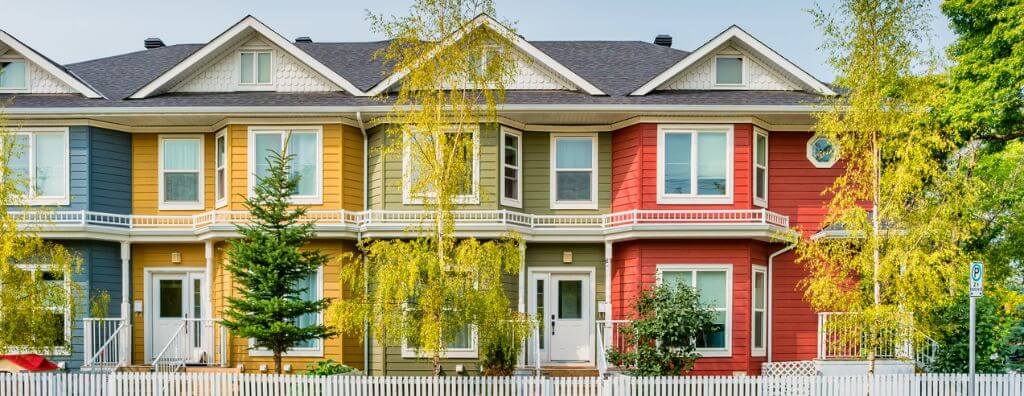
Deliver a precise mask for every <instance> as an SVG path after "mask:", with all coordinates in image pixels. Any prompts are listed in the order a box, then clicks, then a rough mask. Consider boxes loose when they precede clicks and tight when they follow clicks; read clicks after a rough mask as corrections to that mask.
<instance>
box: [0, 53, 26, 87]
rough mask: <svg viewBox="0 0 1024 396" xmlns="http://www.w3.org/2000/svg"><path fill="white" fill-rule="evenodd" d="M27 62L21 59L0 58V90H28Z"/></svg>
mask: <svg viewBox="0 0 1024 396" xmlns="http://www.w3.org/2000/svg"><path fill="white" fill-rule="evenodd" d="M28 82H29V81H28V64H27V63H25V61H24V60H23V59H11V58H0V92H19V91H26V90H28Z"/></svg>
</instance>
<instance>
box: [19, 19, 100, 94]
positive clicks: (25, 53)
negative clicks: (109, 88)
mask: <svg viewBox="0 0 1024 396" xmlns="http://www.w3.org/2000/svg"><path fill="white" fill-rule="evenodd" d="M0 43H2V44H3V45H6V46H7V47H8V51H7V52H10V51H14V52H16V53H18V54H19V55H20V56H21V57H23V58H25V60H26V61H28V63H29V65H28V66H29V74H30V78H35V79H37V80H39V79H42V80H45V81H43V83H44V84H46V85H47V86H52V85H56V82H54V81H52V80H53V79H56V80H57V81H59V82H60V83H63V84H64V85H67V86H68V87H70V89H71V90H73V91H74V92H77V93H79V94H82V96H85V97H87V98H90V99H97V98H102V97H103V95H100V94H99V92H98V91H96V90H95V89H92V87H89V85H87V84H86V83H84V82H82V81H81V80H79V79H78V78H77V77H75V76H74V75H73V74H71V72H69V71H67V70H66V69H64V68H63V67H62V66H60V65H58V64H56V63H54V62H53V61H51V60H50V59H48V58H46V57H45V56H43V55H42V54H40V53H38V52H36V50H34V49H32V48H31V47H29V46H27V45H25V44H24V43H22V42H21V41H18V39H16V38H14V36H11V35H10V34H7V32H5V31H3V30H0ZM40 71H41V72H44V73H45V74H44V73H40ZM46 75H48V76H50V77H52V78H47V77H44V76H46Z"/></svg>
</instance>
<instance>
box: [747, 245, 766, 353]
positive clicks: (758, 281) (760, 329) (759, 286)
mask: <svg viewBox="0 0 1024 396" xmlns="http://www.w3.org/2000/svg"><path fill="white" fill-rule="evenodd" d="M751 273H752V279H751V283H752V286H751V292H752V293H753V296H751V300H752V304H751V313H750V322H751V323H750V324H751V329H750V331H751V333H750V354H751V355H752V356H764V355H765V344H766V343H767V338H768V314H767V305H768V276H767V270H766V269H765V267H763V266H760V265H755V266H753V271H752V272H751Z"/></svg>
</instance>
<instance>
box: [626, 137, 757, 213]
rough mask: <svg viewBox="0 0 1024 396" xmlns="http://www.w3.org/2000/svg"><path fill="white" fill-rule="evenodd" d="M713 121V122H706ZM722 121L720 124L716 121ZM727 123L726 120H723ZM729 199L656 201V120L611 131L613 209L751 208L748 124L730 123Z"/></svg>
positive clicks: (750, 147) (750, 150)
mask: <svg viewBox="0 0 1024 396" xmlns="http://www.w3.org/2000/svg"><path fill="white" fill-rule="evenodd" d="M708 125H716V124H708ZM717 125H723V124H717ZM724 125H728V124H724ZM732 126H733V164H732V165H733V203H732V204H716V205H696V204H686V205H679V204H673V205H666V204H658V124H652V123H645V124H636V125H632V126H629V127H626V128H623V129H621V130H618V131H616V132H615V143H614V147H615V151H614V159H613V164H612V172H613V176H612V185H613V187H614V198H613V200H612V208H613V210H614V211H623V210H631V209H647V210H658V209H662V210H687V209H751V208H753V207H754V206H753V202H752V198H751V177H752V176H751V172H752V170H751V161H752V160H751V152H752V146H751V142H752V136H753V125H752V124H733V125H732Z"/></svg>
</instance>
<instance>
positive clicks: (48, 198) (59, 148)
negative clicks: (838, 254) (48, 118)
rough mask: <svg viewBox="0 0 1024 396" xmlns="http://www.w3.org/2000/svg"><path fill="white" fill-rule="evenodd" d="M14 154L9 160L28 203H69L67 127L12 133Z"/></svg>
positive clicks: (19, 189) (20, 189)
mask: <svg viewBox="0 0 1024 396" xmlns="http://www.w3.org/2000/svg"><path fill="white" fill-rule="evenodd" d="M11 136H12V138H13V139H14V145H15V147H14V154H13V155H12V156H11V159H10V161H8V167H9V168H10V172H11V174H12V175H13V177H15V178H17V179H18V180H19V183H18V192H20V193H21V194H22V197H23V199H24V203H25V204H26V205H67V204H68V203H69V202H70V198H69V194H68V190H69V189H70V179H69V173H68V130H67V128H56V129H34V130H19V131H16V132H14V133H12V134H11Z"/></svg>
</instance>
